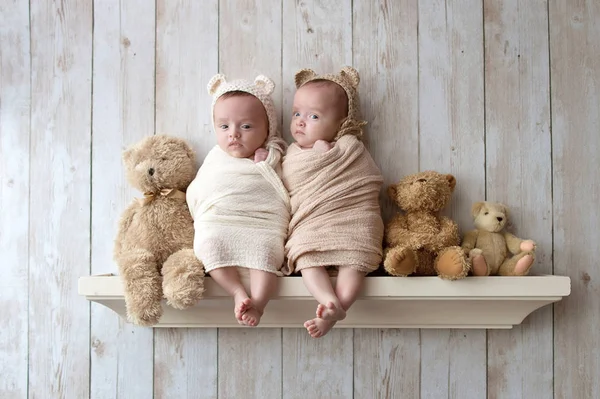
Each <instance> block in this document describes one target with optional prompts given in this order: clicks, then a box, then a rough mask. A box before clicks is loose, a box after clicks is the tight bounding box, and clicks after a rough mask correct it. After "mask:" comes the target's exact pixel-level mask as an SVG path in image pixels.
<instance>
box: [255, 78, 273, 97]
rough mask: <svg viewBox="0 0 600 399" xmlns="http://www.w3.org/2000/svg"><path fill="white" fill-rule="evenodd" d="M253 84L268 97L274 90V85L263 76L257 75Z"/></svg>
mask: <svg viewBox="0 0 600 399" xmlns="http://www.w3.org/2000/svg"><path fill="white" fill-rule="evenodd" d="M254 84H255V85H256V87H258V88H259V89H260V90H261V91H262V92H263V93H265V94H267V95H270V94H271V93H273V90H275V83H273V81H272V80H271V79H269V78H268V77H266V76H265V75H258V76H257V77H256V79H254Z"/></svg>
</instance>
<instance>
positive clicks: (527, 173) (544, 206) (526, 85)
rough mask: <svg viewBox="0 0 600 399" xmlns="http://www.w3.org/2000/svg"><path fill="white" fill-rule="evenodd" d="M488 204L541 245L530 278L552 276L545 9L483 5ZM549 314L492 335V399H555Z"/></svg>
mask: <svg viewBox="0 0 600 399" xmlns="http://www.w3.org/2000/svg"><path fill="white" fill-rule="evenodd" d="M484 16H485V57H486V61H485V62H486V64H485V65H486V71H485V91H486V99H485V100H486V176H487V199H488V200H490V201H499V202H503V203H505V204H506V205H508V207H509V209H510V220H511V224H512V228H509V230H511V231H512V232H514V233H515V234H516V235H517V236H520V237H523V238H531V239H533V240H535V241H536V242H537V250H536V263H535V265H534V267H533V269H532V273H538V274H539V273H551V272H552V256H551V255H552V191H551V177H552V176H551V156H550V150H551V138H550V94H549V90H550V88H549V84H550V81H549V54H548V20H547V4H546V2H545V1H518V2H503V1H485V2H484ZM552 334H553V333H552V309H551V308H550V307H547V308H545V309H542V310H540V311H537V312H536V313H534V314H533V315H531V316H530V317H528V318H527V319H526V320H525V321H524V323H523V324H522V325H520V326H516V327H515V328H514V329H512V330H509V331H494V330H489V331H488V378H487V382H488V397H490V398H515V397H524V398H529V397H539V398H547V397H552V394H553V388H552Z"/></svg>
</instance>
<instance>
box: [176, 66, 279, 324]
mask: <svg viewBox="0 0 600 399" xmlns="http://www.w3.org/2000/svg"><path fill="white" fill-rule="evenodd" d="M273 89H274V84H273V82H272V81H271V80H270V79H269V78H267V77H265V76H262V75H260V76H258V77H257V78H256V79H255V80H254V82H249V81H245V80H235V81H231V82H227V81H226V79H225V76H223V75H216V76H214V77H213V78H212V79H211V81H210V82H209V84H208V91H209V93H210V94H211V95H212V96H213V103H212V118H213V127H214V129H215V132H216V135H217V145H216V146H215V147H214V148H213V149H212V150H211V151H210V152H209V153H208V155H207V156H206V158H205V159H204V162H203V163H202V167H201V168H200V170H199V171H198V174H197V175H196V178H195V179H194V180H193V181H192V183H191V184H190V186H189V187H188V190H187V193H186V199H187V203H188V207H189V209H190V212H191V214H192V217H193V218H194V230H195V233H194V252H195V254H196V256H197V257H198V258H199V259H200V260H201V261H202V263H203V264H204V267H205V270H206V272H207V273H209V274H210V276H211V277H212V279H213V280H214V281H215V282H217V284H219V285H220V286H221V287H223V289H224V290H225V291H227V293H229V294H230V295H231V296H232V297H233V299H234V302H235V305H234V314H235V317H236V319H237V320H238V322H239V323H240V324H243V325H248V326H256V325H258V323H259V322H260V318H261V316H262V314H263V312H264V309H265V306H266V305H267V303H268V301H269V300H270V298H271V296H272V295H273V291H274V289H275V288H276V285H277V276H278V275H282V273H281V272H280V270H281V267H282V265H283V260H284V241H285V238H286V236H287V229H288V225H289V220H290V204H289V196H288V193H287V191H286V189H285V187H284V186H283V183H282V181H281V178H280V176H279V173H278V172H280V167H281V165H280V160H281V156H282V154H283V152H284V151H285V147H286V145H285V142H284V141H283V140H282V139H281V138H280V135H279V132H278V130H277V116H276V114H275V107H274V106H273V102H272V100H271V96H270V95H271V93H272V91H273ZM239 268H246V269H249V274H250V292H249V293H248V292H246V289H245V287H244V285H243V284H242V282H241V281H240V275H239V273H238V270H239Z"/></svg>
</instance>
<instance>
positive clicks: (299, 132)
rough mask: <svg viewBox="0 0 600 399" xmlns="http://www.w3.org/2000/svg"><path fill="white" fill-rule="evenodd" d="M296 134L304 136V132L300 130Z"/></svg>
mask: <svg viewBox="0 0 600 399" xmlns="http://www.w3.org/2000/svg"><path fill="white" fill-rule="evenodd" d="M296 134H302V135H303V134H304V132H301V131H300V130H296Z"/></svg>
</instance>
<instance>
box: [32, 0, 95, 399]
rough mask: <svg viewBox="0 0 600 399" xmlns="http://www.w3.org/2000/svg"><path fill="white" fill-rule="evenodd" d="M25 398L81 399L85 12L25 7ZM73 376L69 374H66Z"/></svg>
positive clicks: (86, 235) (88, 72) (84, 360)
mask: <svg viewBox="0 0 600 399" xmlns="http://www.w3.org/2000/svg"><path fill="white" fill-rule="evenodd" d="M30 8H31V9H30V23H31V163H30V176H31V179H30V181H31V186H30V198H31V201H30V211H29V212H30V213H29V214H30V224H29V225H30V234H29V266H30V267H29V334H28V337H29V338H28V339H29V392H28V395H29V396H30V397H34V398H47V397H59V396H62V397H74V398H83V397H86V396H88V395H89V391H90V386H89V369H90V356H89V345H90V342H89V338H90V329H89V320H90V319H89V318H90V312H89V309H90V305H89V304H88V303H85V302H82V301H81V297H79V296H78V295H77V278H78V277H79V276H81V274H89V273H90V234H91V229H90V187H91V181H90V165H91V163H90V152H91V151H90V150H91V116H92V115H91V114H92V112H91V109H92V107H91V98H92V90H91V89H92V85H91V81H92V62H91V61H92V57H91V55H92V4H91V3H89V2H80V1H74V0H67V1H63V2H60V3H57V4H54V3H50V2H47V1H31V2H30ZM73 370H75V372H73Z"/></svg>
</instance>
